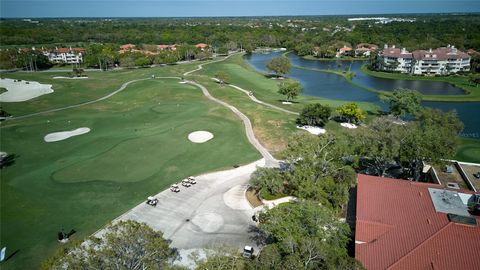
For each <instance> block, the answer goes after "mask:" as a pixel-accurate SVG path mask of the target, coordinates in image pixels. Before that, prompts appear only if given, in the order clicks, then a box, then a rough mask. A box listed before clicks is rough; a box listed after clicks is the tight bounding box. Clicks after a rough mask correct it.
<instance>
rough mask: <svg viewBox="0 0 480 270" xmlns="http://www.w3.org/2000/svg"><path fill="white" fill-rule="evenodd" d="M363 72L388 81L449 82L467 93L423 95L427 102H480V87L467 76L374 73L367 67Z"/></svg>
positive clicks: (362, 69) (363, 68)
mask: <svg viewBox="0 0 480 270" xmlns="http://www.w3.org/2000/svg"><path fill="white" fill-rule="evenodd" d="M361 71H362V72H364V73H366V74H368V75H370V76H374V77H379V78H386V79H397V80H423V81H438V82H447V83H450V84H453V85H454V86H456V87H458V88H461V89H463V90H465V93H466V95H457V96H453V95H452V96H450V95H449V96H445V95H423V100H425V101H450V102H474V101H480V87H479V86H473V85H471V84H470V83H469V82H468V77H467V76H462V75H451V76H442V77H428V76H413V75H409V74H401V73H386V72H378V71H372V70H369V69H368V68H367V66H366V65H364V66H362V68H361ZM365 89H366V88H365ZM367 90H368V89H367ZM381 92H384V91H381Z"/></svg>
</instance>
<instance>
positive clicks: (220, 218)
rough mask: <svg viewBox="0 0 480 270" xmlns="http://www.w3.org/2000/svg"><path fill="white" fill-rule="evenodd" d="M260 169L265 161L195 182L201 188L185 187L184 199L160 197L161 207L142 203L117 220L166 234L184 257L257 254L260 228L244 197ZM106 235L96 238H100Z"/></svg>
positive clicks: (176, 195)
mask: <svg viewBox="0 0 480 270" xmlns="http://www.w3.org/2000/svg"><path fill="white" fill-rule="evenodd" d="M257 166H258V167H263V166H265V161H264V159H261V160H259V161H256V162H254V163H251V164H248V165H245V166H241V167H239V168H236V169H231V170H225V171H219V172H213V173H208V174H204V175H200V176H196V177H195V179H196V180H197V184H196V185H193V186H192V187H189V188H187V187H183V186H180V190H181V191H180V192H179V193H174V192H171V191H170V190H168V189H167V190H165V191H162V192H160V193H158V194H157V195H155V197H156V198H157V199H158V200H159V203H158V204H157V206H156V207H153V206H149V205H147V204H146V203H143V204H140V205H138V206H136V207H135V208H133V209H132V210H130V211H129V212H127V213H125V214H123V215H122V216H120V217H119V218H117V220H119V219H121V220H135V221H138V222H144V223H147V224H148V225H149V226H150V227H152V228H153V229H155V230H160V231H162V232H163V233H164V237H165V238H166V239H170V240H171V241H172V243H171V246H172V247H175V248H177V249H179V250H180V252H181V253H182V254H185V251H188V250H193V249H214V248H218V247H221V246H229V247H237V248H238V249H239V250H241V249H243V247H244V246H245V245H251V246H254V248H255V249H256V250H258V246H257V245H256V243H255V241H254V240H253V237H254V236H255V233H254V231H255V230H254V228H255V227H256V224H255V223H254V222H253V221H252V218H251V217H252V215H253V213H254V210H253V208H252V207H251V206H250V204H249V203H248V201H247V200H246V198H245V196H244V192H245V190H246V187H247V184H248V181H249V179H250V176H251V174H252V173H253V172H254V171H255V170H256V168H257ZM179 180H180V179H179ZM101 233H102V231H99V232H97V236H99V235H101ZM182 259H184V260H185V259H188V258H182Z"/></svg>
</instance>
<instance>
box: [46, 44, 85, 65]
mask: <svg viewBox="0 0 480 270" xmlns="http://www.w3.org/2000/svg"><path fill="white" fill-rule="evenodd" d="M43 54H44V55H45V56H47V57H48V60H50V62H52V63H65V64H80V63H83V56H84V55H85V49H83V48H72V47H70V48H55V49H52V50H44V51H43Z"/></svg>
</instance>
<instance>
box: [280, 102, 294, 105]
mask: <svg viewBox="0 0 480 270" xmlns="http://www.w3.org/2000/svg"><path fill="white" fill-rule="evenodd" d="M282 104H287V105H290V104H292V103H291V102H290V101H282Z"/></svg>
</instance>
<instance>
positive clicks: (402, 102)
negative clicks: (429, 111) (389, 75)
mask: <svg viewBox="0 0 480 270" xmlns="http://www.w3.org/2000/svg"><path fill="white" fill-rule="evenodd" d="M380 98H381V100H382V102H384V103H386V104H388V105H389V106H390V112H391V113H392V114H393V115H395V116H397V117H399V116H402V115H405V114H412V115H415V114H417V113H418V111H419V110H420V108H421V105H420V104H421V102H422V94H420V93H419V92H418V91H416V90H410V89H403V88H400V89H395V90H394V91H393V93H392V94H391V95H389V96H381V97H380Z"/></svg>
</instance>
